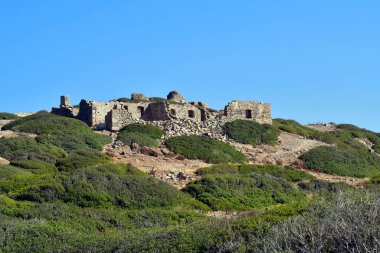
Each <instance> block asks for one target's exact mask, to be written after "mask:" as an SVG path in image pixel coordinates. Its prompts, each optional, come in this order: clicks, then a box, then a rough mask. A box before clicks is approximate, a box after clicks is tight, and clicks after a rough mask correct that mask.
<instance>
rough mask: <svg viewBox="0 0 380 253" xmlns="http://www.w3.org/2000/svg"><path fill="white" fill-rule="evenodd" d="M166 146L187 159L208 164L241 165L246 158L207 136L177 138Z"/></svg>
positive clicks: (168, 141) (171, 139) (170, 140)
mask: <svg viewBox="0 0 380 253" xmlns="http://www.w3.org/2000/svg"><path fill="white" fill-rule="evenodd" d="M165 143H166V146H167V147H168V148H169V149H170V150H171V151H173V152H174V153H176V154H180V155H183V156H185V157H186V158H188V159H200V160H203V161H205V162H208V163H229V162H230V163H243V162H245V161H246V160H247V158H246V157H245V156H244V155H243V154H242V153H240V152H239V151H237V150H236V149H235V148H233V147H232V146H230V145H228V144H226V143H224V142H222V141H219V140H216V139H213V138H210V137H207V136H197V135H192V136H178V137H173V138H170V139H168V140H167V141H166V142H165Z"/></svg>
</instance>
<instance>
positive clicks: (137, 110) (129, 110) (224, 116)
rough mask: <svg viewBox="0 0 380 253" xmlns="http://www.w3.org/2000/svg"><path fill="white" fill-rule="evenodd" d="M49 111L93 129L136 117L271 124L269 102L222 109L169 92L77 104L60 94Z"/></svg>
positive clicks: (236, 104)
mask: <svg viewBox="0 0 380 253" xmlns="http://www.w3.org/2000/svg"><path fill="white" fill-rule="evenodd" d="M52 113H55V114H58V115H62V116H66V117H74V118H77V119H79V120H82V121H83V122H85V123H87V124H88V125H89V126H91V127H94V128H100V129H104V128H107V129H109V130H112V131H117V130H120V129H121V128H122V127H124V126H125V125H127V124H130V123H132V122H135V121H136V120H145V121H173V120H187V121H191V122H195V124H199V123H200V122H207V121H210V122H213V121H218V122H227V121H232V120H235V119H247V120H254V121H257V122H258V123H267V124H272V116H271V109H270V104H269V103H260V102H253V101H236V100H234V101H232V102H230V103H229V104H228V105H227V106H226V107H225V109H224V111H223V110H221V111H218V110H212V109H210V108H208V107H207V105H206V104H205V103H203V102H190V103H186V100H185V98H184V97H183V96H182V95H181V94H180V93H178V92H176V91H171V92H170V93H169V94H168V96H167V100H165V99H161V100H157V98H151V99H149V98H147V97H145V95H144V94H141V93H133V94H132V96H131V100H128V99H127V100H124V101H122V102H121V100H119V101H117V100H112V101H109V102H97V101H88V100H84V99H82V100H81V101H80V103H79V106H71V105H70V100H69V98H68V97H67V96H62V97H61V102H60V107H59V108H53V109H52Z"/></svg>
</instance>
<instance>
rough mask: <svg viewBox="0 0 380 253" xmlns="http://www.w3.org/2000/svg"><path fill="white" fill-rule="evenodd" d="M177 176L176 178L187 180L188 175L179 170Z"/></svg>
mask: <svg viewBox="0 0 380 253" xmlns="http://www.w3.org/2000/svg"><path fill="white" fill-rule="evenodd" d="M177 178H178V180H188V178H189V177H188V176H187V175H186V174H185V173H183V172H179V173H178V174H177Z"/></svg>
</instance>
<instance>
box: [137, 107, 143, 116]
mask: <svg viewBox="0 0 380 253" xmlns="http://www.w3.org/2000/svg"><path fill="white" fill-rule="evenodd" d="M137 109H138V110H139V111H140V115H141V117H142V116H144V107H142V106H139V107H137Z"/></svg>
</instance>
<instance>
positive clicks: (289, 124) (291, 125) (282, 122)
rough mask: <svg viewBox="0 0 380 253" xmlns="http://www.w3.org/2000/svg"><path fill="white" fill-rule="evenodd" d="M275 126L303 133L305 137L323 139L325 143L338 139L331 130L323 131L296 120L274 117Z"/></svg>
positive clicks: (293, 132)
mask: <svg viewBox="0 0 380 253" xmlns="http://www.w3.org/2000/svg"><path fill="white" fill-rule="evenodd" d="M273 126H274V127H277V128H278V129H280V130H282V131H284V132H288V133H292V134H297V135H301V136H303V137H305V138H308V139H312V140H317V141H322V142H325V143H334V141H335V139H336V138H335V137H334V135H332V134H331V133H330V132H321V131H318V130H315V129H311V128H309V127H306V126H304V125H301V124H300V123H298V122H296V121H294V120H286V119H274V120H273Z"/></svg>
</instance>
